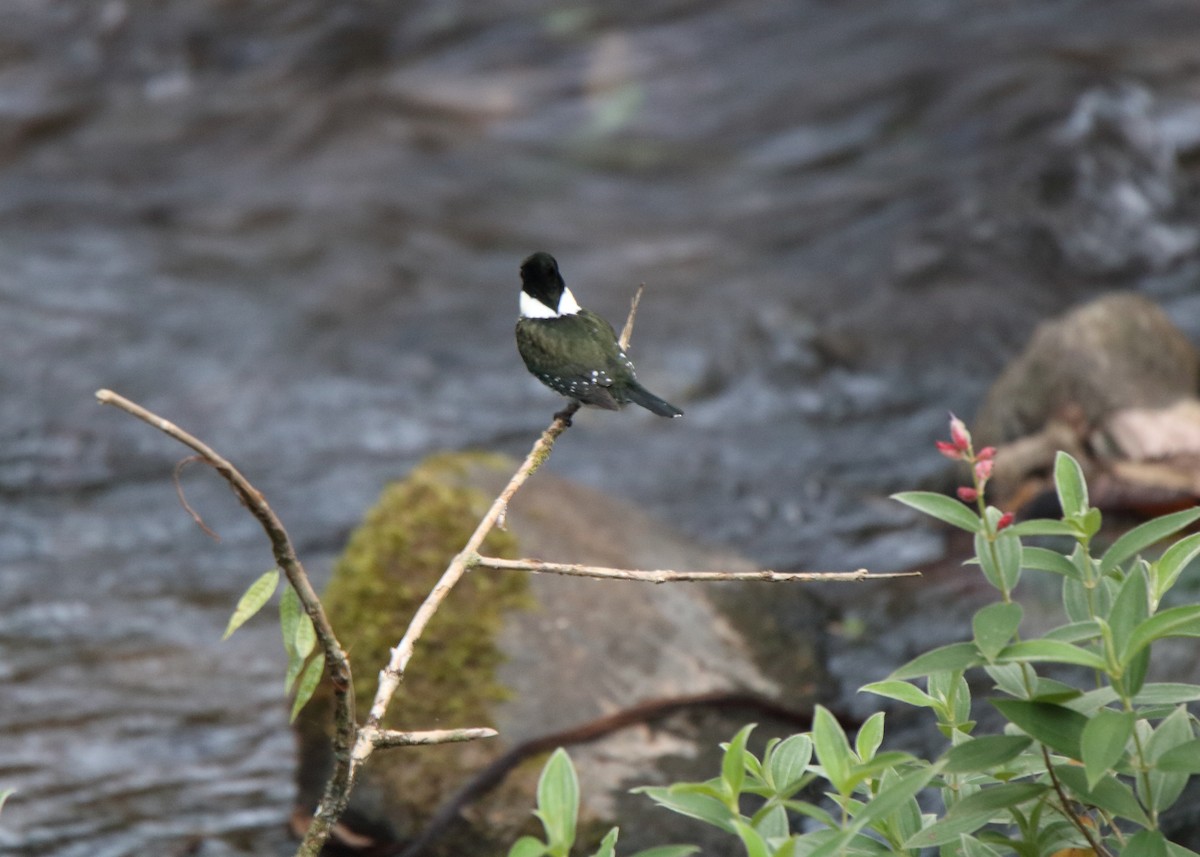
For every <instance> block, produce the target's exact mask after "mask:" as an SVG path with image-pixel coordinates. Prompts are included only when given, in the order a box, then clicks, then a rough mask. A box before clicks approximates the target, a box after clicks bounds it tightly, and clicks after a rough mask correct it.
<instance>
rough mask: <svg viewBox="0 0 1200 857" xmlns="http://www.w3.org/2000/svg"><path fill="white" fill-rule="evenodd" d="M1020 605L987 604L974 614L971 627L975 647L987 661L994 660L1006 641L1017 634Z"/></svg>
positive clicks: (1019, 621) (1019, 620)
mask: <svg viewBox="0 0 1200 857" xmlns="http://www.w3.org/2000/svg"><path fill="white" fill-rule="evenodd" d="M1021 616H1022V610H1021V605H1020V604H1017V603H1015V602H1011V603H1008V604H1004V603H997V604H989V605H988V606H987V607H984V608H983V609H981V610H979V611H978V612H976V613H975V618H973V619H972V620H971V627H972V628H973V629H974V632H975V645H976V646H977V647H978V649H979V651H980V652H982V653H983V656H984V657H985V658H987V659H988V660H989V661H991V660H995V659H996V655H997V654H999V653H1000V650H1001V649H1003V648H1004V647H1005V646H1006V645H1007V644H1008V641H1009V640H1011V639H1012V638H1013V635H1014V634H1016V633H1017V628H1018V627H1019V626H1020V624H1021Z"/></svg>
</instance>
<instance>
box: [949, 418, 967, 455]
mask: <svg viewBox="0 0 1200 857" xmlns="http://www.w3.org/2000/svg"><path fill="white" fill-rule="evenodd" d="M950 440H952V441H953V442H954V447H955V449H957V450H959V451H960V452H966V451H967V450H968V449H970V447H971V433H970V432H969V431H967V426H966V424H965V423H963V421H962V420H960V419H959V418H958V417H956V416H954V414H951V415H950Z"/></svg>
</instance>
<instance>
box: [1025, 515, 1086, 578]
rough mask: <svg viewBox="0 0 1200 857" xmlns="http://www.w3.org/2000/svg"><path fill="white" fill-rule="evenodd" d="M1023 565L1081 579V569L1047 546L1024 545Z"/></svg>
mask: <svg viewBox="0 0 1200 857" xmlns="http://www.w3.org/2000/svg"><path fill="white" fill-rule="evenodd" d="M1012 529H1014V530H1015V529H1017V528H1016V527H1012ZM1018 535H1021V533H1018ZM1021 565H1023V566H1024V567H1025V568H1032V569H1037V570H1038V571H1049V572H1051V573H1053V574H1060V575H1062V576H1063V577H1070V578H1073V579H1075V580H1078V579H1079V569H1077V568H1076V567H1075V566H1074V565H1073V564H1072V563H1071V561H1070V560H1069V559H1067V558H1066V557H1065V556H1063V555H1062V554H1060V553H1059V552H1058V551H1052V550H1048V549H1046V548H1036V547H1028V546H1023V547H1022V548H1021Z"/></svg>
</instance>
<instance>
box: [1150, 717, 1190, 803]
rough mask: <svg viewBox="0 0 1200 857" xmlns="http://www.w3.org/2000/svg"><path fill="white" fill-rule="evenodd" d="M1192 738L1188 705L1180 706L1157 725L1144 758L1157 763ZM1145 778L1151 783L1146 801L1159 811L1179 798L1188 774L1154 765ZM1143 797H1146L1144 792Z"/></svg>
mask: <svg viewBox="0 0 1200 857" xmlns="http://www.w3.org/2000/svg"><path fill="white" fill-rule="evenodd" d="M1193 737H1194V736H1193V734H1192V721H1191V718H1190V716H1189V715H1188V710H1187V708H1186V707H1185V706H1182V705H1181V706H1179V707H1178V708H1176V709H1175V711H1173V712H1172V713H1171V714H1170V715H1169V716H1168V717H1167V718H1165V719H1164V720H1163V721H1162V723H1160V724H1158V728H1157V729H1155V730H1154V734H1153V735H1151V736H1150V740H1149V741H1148V742H1146V757H1147V759H1149V760H1150V761H1151V762H1154V763H1157V762H1158V760H1159V758H1160V757H1161V756H1163V755H1165V754H1166V753H1167V752H1168V751H1169V750H1173V749H1174V748H1176V747H1180V746H1183V745H1184V744H1186V743H1188V742H1189V741H1191V740H1192V738H1193ZM1147 779H1148V780H1149V782H1150V795H1149V798H1150V800H1149V803H1150V805H1151V808H1152V809H1155V810H1157V811H1158V812H1162V811H1163V810H1166V809H1169V808H1170V807H1171V806H1172V805H1173V804H1174V803H1175V801H1176V800H1178V799H1179V795H1180V794H1182V792H1183V789H1184V786H1186V785H1187V780H1188V777H1187V774H1180V773H1175V772H1173V771H1165V770H1162V769H1161V768H1159V767H1157V764H1156V766H1155V767H1153V768H1152V769H1151V770H1150V773H1149V774H1148V775H1147ZM1143 798H1146V796H1145V795H1143Z"/></svg>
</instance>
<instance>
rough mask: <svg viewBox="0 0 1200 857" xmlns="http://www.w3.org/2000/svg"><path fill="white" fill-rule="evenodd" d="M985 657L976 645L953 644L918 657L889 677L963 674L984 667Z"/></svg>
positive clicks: (903, 677)
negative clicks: (947, 673)
mask: <svg viewBox="0 0 1200 857" xmlns="http://www.w3.org/2000/svg"><path fill="white" fill-rule="evenodd" d="M983 663H984V660H983V656H982V655H980V654H979V649H977V648H976V647H975V644H974V643H951V644H950V645H948V646H939V647H938V648H936V649H930V650H929V651H928V652H925V653H924V654H922V655H917V656H916V657H915V658H913V659H912V660H911V661H909V662H908V663H906V664H905V665H904V666H902V667H900V668H899V669H897V670H896V671H895V672H893V673H892V674H891V676H889V678H892V679H905V678H920V677H921V676H925V675H929V674H930V673H936V672H962V671H963V670H967V669H970V668H971V667H978V666H982V665H983Z"/></svg>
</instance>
